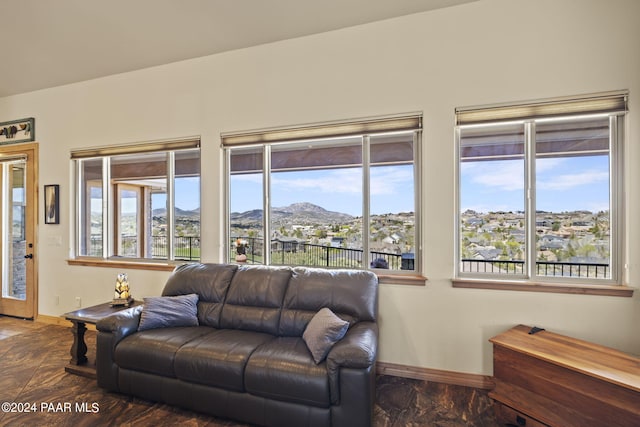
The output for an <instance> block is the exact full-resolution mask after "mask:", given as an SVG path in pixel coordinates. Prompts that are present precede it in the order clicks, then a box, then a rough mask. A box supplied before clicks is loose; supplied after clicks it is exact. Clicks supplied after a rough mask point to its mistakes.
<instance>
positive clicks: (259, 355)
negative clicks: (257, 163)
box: [244, 337, 331, 408]
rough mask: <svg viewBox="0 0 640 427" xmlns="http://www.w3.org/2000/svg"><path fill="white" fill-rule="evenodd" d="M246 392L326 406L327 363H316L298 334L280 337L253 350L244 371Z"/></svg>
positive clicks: (328, 402)
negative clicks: (296, 335)
mask: <svg viewBox="0 0 640 427" xmlns="http://www.w3.org/2000/svg"><path fill="white" fill-rule="evenodd" d="M244 379H245V388H246V391H247V392H248V393H251V394H254V395H256V396H261V397H265V398H268V399H276V400H282V401H286V402H295V403H302V404H305V405H312V406H317V407H322V408H328V407H329V405H330V403H331V399H330V394H329V379H328V375H327V369H326V363H321V364H319V365H316V363H315V362H314V361H313V357H312V356H311V353H310V352H309V349H308V348H307V345H306V344H305V342H304V341H303V340H302V338H300V337H279V338H275V339H273V340H272V341H269V342H268V343H266V344H264V345H262V346H260V347H259V348H258V349H256V351H254V352H253V354H252V355H251V358H250V359H249V363H247V367H246V369H245V374H244Z"/></svg>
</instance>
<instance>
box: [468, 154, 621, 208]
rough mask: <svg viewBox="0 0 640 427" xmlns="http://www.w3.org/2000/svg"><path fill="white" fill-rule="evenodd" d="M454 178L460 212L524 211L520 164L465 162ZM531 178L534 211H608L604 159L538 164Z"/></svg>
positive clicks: (566, 159) (560, 159)
mask: <svg viewBox="0 0 640 427" xmlns="http://www.w3.org/2000/svg"><path fill="white" fill-rule="evenodd" d="M460 172H461V173H460V185H461V188H462V196H461V200H460V207H461V210H462V211H465V210H467V209H472V210H474V211H476V212H484V213H486V212H489V211H516V210H524V176H523V174H524V162H523V160H519V161H518V160H510V161H487V162H465V163H463V164H462V165H461V171H460ZM536 175H537V176H536V181H537V182H536V190H537V191H536V201H537V206H536V209H537V210H543V211H548V212H565V211H575V210H589V211H591V212H597V211H600V210H608V209H609V164H608V157H607V156H589V157H555V158H548V159H538V160H537V162H536Z"/></svg>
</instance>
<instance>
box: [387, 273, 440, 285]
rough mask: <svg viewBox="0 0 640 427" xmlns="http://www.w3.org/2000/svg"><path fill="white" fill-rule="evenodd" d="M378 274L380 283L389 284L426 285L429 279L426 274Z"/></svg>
mask: <svg viewBox="0 0 640 427" xmlns="http://www.w3.org/2000/svg"><path fill="white" fill-rule="evenodd" d="M376 276H378V283H382V284H389V285H412V286H425V285H426V283H427V280H429V279H427V278H426V277H424V276H418V275H416V276H409V275H404V274H402V275H400V274H376Z"/></svg>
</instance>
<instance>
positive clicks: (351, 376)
mask: <svg viewBox="0 0 640 427" xmlns="http://www.w3.org/2000/svg"><path fill="white" fill-rule="evenodd" d="M194 293H195V294H197V295H198V296H199V300H198V303H197V318H198V326H181V327H162V328H155V329H147V330H143V331H138V325H139V322H140V317H141V312H142V310H143V309H144V306H138V307H133V308H130V309H127V310H123V311H121V312H119V313H116V314H114V315H112V316H109V317H108V318H105V319H103V320H102V321H100V322H98V324H97V329H98V337H97V363H96V364H97V374H98V385H99V386H100V387H103V388H106V389H107V390H110V391H114V392H120V393H125V394H129V395H134V396H138V397H142V398H144V399H149V400H153V401H159V402H165V403H168V404H172V405H176V406H180V407H183V408H187V409H192V410H195V411H199V412H204V413H208V414H211V415H215V416H218V417H223V418H232V419H235V420H238V421H241V422H245V423H250V424H257V425H264V426H278V427H280V426H303V425H304V426H345V427H346V426H348V427H354V426H370V425H371V424H372V416H373V404H374V399H375V362H376V355H377V340H378V325H377V302H378V281H377V278H376V276H375V275H374V274H372V273H371V272H368V271H360V270H324V269H311V268H304V267H294V268H290V267H266V266H253V265H252V266H247V265H243V266H238V265H234V264H187V265H182V266H179V267H177V268H176V270H175V271H174V272H173V273H172V275H171V276H170V277H169V279H168V281H167V283H166V285H165V288H164V290H163V292H162V295H163V296H176V295H187V294H194ZM324 307H328V308H329V309H330V310H331V311H333V313H335V314H336V315H337V316H339V317H340V318H341V319H343V320H346V321H348V322H349V328H348V330H347V332H346V335H344V338H342V339H341V340H339V341H338V342H337V343H336V344H335V345H333V347H331V349H330V350H329V353H328V354H327V357H326V359H325V360H323V361H322V362H320V363H319V364H316V363H315V362H314V359H313V358H312V355H311V353H310V352H309V349H308V348H307V345H306V343H305V341H304V340H303V338H302V336H303V332H304V330H305V328H306V327H307V324H308V323H309V322H310V321H311V319H312V318H313V317H314V315H315V314H316V313H317V312H318V311H319V310H320V309H321V308H324Z"/></svg>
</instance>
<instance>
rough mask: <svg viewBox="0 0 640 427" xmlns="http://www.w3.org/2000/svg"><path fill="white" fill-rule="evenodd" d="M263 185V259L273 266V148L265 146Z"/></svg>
mask: <svg viewBox="0 0 640 427" xmlns="http://www.w3.org/2000/svg"><path fill="white" fill-rule="evenodd" d="M262 161H263V164H262V176H263V179H262V185H263V191H262V194H263V203H262V206H263V209H262V221H263V224H262V229H263V230H264V231H263V233H264V238H263V242H264V243H263V249H262V252H263V257H264V260H263V262H264V264H265V265H270V264H271V146H270V145H265V146H264V151H263V155H262Z"/></svg>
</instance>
